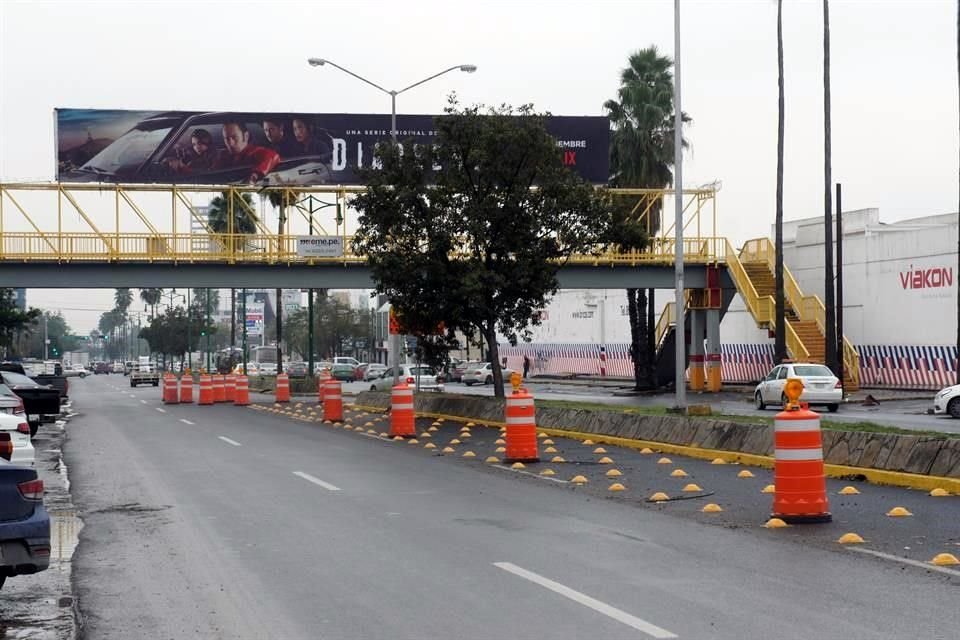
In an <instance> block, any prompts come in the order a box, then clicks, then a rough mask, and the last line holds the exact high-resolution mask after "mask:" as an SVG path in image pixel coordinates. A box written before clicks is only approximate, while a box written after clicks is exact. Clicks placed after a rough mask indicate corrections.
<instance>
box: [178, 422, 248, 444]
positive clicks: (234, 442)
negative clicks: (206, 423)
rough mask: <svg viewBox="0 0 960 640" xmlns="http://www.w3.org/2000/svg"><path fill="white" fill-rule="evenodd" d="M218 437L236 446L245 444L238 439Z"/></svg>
mask: <svg viewBox="0 0 960 640" xmlns="http://www.w3.org/2000/svg"><path fill="white" fill-rule="evenodd" d="M190 424H193V423H192V422H191V423H190ZM217 437H218V438H220V439H221V440H223V441H224V442H226V443H227V444H232V445H233V446H235V447H241V446H243V445H241V444H240V443H239V442H237V441H236V440H231V439H230V438H224V437H223V436H217Z"/></svg>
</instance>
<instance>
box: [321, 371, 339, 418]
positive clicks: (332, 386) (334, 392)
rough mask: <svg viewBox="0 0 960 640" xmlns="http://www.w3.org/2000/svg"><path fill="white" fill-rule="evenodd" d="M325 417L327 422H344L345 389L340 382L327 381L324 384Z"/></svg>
mask: <svg viewBox="0 0 960 640" xmlns="http://www.w3.org/2000/svg"><path fill="white" fill-rule="evenodd" d="M323 386H324V387H325V388H324V390H323V417H324V419H325V420H332V421H334V422H340V421H341V420H343V389H342V387H341V386H340V381H339V380H333V379H332V378H331V379H330V380H327V381H326V382H324V383H323Z"/></svg>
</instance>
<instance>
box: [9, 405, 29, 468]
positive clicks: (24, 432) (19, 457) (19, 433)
mask: <svg viewBox="0 0 960 640" xmlns="http://www.w3.org/2000/svg"><path fill="white" fill-rule="evenodd" d="M0 431H3V432H6V433H9V434H10V440H11V441H12V442H13V454H12V455H11V456H10V464H15V465H17V466H21V467H32V466H33V464H34V460H35V458H36V451H35V450H34V448H33V443H32V442H30V425H29V424H28V423H27V417H26V416H22V415H19V416H18V415H11V414H8V413H0Z"/></svg>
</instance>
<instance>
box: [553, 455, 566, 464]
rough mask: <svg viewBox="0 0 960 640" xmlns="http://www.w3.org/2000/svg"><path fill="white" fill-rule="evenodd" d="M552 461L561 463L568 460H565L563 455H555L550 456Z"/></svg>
mask: <svg viewBox="0 0 960 640" xmlns="http://www.w3.org/2000/svg"><path fill="white" fill-rule="evenodd" d="M550 462H553V463H554V464H560V463H561V462H566V460H564V458H563V456H553V457H552V458H550Z"/></svg>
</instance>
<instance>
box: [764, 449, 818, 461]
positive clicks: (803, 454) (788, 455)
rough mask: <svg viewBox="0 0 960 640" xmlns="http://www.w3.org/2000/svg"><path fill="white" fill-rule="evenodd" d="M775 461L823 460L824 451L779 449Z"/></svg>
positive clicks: (775, 454)
mask: <svg viewBox="0 0 960 640" xmlns="http://www.w3.org/2000/svg"><path fill="white" fill-rule="evenodd" d="M773 457H774V459H775V460H823V450H822V449H777V450H776V451H774V452H773Z"/></svg>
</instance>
